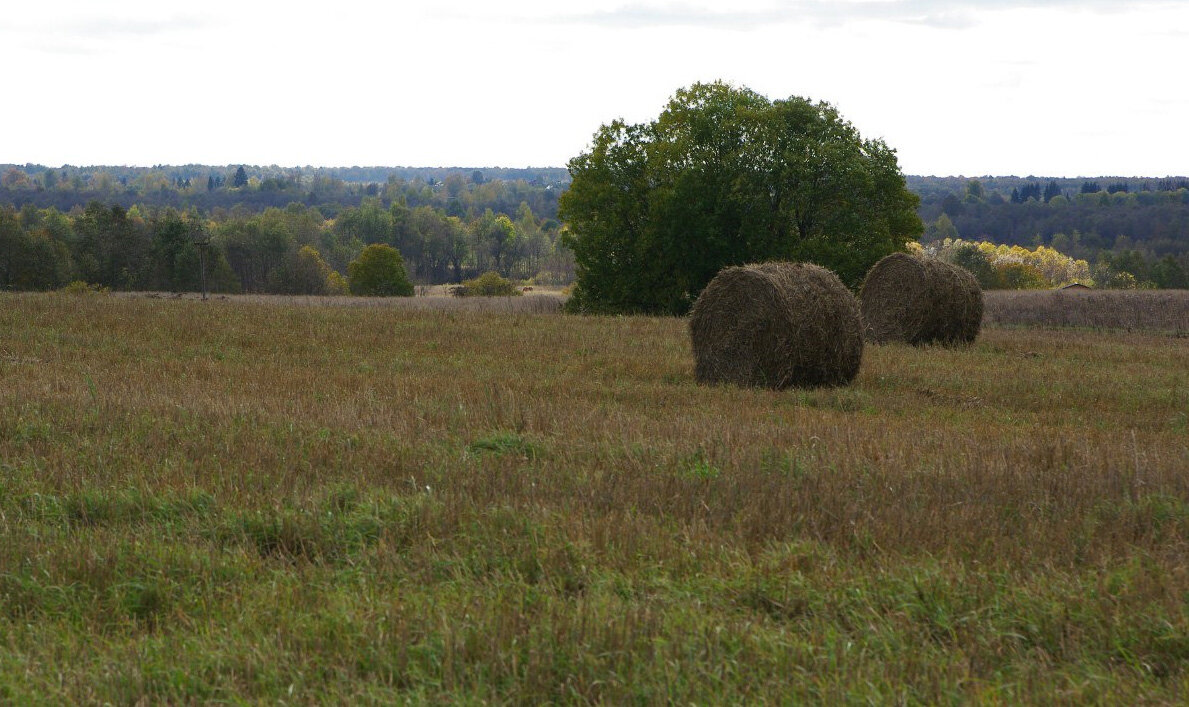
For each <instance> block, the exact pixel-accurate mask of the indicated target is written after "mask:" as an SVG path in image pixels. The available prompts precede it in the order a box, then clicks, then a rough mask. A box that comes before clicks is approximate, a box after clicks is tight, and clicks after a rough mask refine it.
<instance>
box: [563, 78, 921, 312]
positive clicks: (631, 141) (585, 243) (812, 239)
mask: <svg viewBox="0 0 1189 707" xmlns="http://www.w3.org/2000/svg"><path fill="white" fill-rule="evenodd" d="M569 169H570V175H571V179H572V181H571V184H570V189H569V190H568V191H567V192H566V193H565V194H563V195H562V198H561V203H560V215H561V218H562V219H564V220H565V221H566V222H567V224H568V232H567V233H566V234H565V236H564V240H565V243H566V244H567V245H568V246H569V247H570V248H571V249H572V250H573V252H574V256H575V262H576V266H577V273H578V283H577V286H576V287H575V291H574V297H573V299H572V302H573V305H572V306H573V308H574V309H577V310H580V311H592V312H646V313H658V314H680V313H683V312H685V311H686V310H687V309H688V308H689V307H690V305H691V304H692V303H693V301H694V299H695V298H696V297H697V295H698V294H699V293H700V292H701V291H702V289H703V288H704V287H705V286H706V284H707V283H709V281H710V280H711V278H713V277H714V275H715V274H716V273H717V272H718V271H719V270H720V269H722V268H723V267H725V266H728V265H739V264H743V263H748V262H758V261H764V260H774V259H787V260H801V261H809V262H814V263H817V264H820V265H823V266H825V267H828V268H830V269H832V270H834V271H835V272H837V273H838V275H839V276H840V277H841V278H842V279H843V281H844V282H846V283H848V284H850V285H852V286H854V285H857V284H858V282H859V281H860V280H861V279H862V277H863V275H864V273H866V271H867V269H868V268H869V267H870V266H871V265H872V264H874V263H875V262H876V261H877V260H879V259H880V258H882V257H883V256H885V255H888V254H889V253H892V252H895V251H898V250H902V249H903V248H904V244H905V242H906V241H909V240H915V239H916V238H917V236H919V235H920V233H921V231H922V225H921V221H920V219H919V218H918V217H917V215H916V212H915V208H916V206H917V197H916V196H915V195H913V194H912V193H910V192H909V191H908V189H907V188H906V187H905V182H904V177H903V175H902V174H901V173H900V169H899V166H898V164H897V161H896V155H895V152H894V151H893V150H892V149H890V148H889V147H888V146H887V145H885V144H884V143H883V142H882V141H879V140H864V139H862V138H861V137H860V136H859V134H858V132H857V131H856V130H855V128H854V127H853V126H852V125H851V124H850V123H848V122H847V121H846V120H844V119H843V118H842V117H841V116H840V115H839V114H838V111H837V110H835V109H834V108H833V107H832V106H830V105H829V104H827V103H820V102H819V103H813V102H810V101H809V100H806V99H804V98H797V97H793V98H789V99H787V100H777V101H770V100H768V99H767V98H765V97H763V96H761V95H759V94H757V93H755V92H753V91H751V90H749V89H747V88H736V87H733V86H730V85H727V84H724V83H721V82H716V83H711V84H695V85H693V86H691V87H689V88H684V89H681V90H679V91H678V92H677V93H676V95H675V96H674V97H673V98H672V99H671V100H670V102H669V104H668V106H667V107H666V108H665V110H664V111H663V112H662V113H661V115H660V116H659V117H658V118H657V119H656V120H654V121H652V122H651V123H648V124H638V125H629V124H627V123H625V122H623V121H615V122H612V123H611V124H609V125H604V126H602V127H601V128H600V129H599V131H598V132H597V133H596V134H595V136H594V140H593V144H592V146H591V149H590V151H589V152H584V153H582V154H580V155H579V156H577V157H575V158H574V159H572V160H571V161H570V164H569Z"/></svg>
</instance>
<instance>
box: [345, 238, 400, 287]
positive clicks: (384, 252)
mask: <svg viewBox="0 0 1189 707" xmlns="http://www.w3.org/2000/svg"><path fill="white" fill-rule="evenodd" d="M347 277H348V281H349V285H348V286H349V288H350V290H351V294H353V295H362V296H366V297H412V296H413V283H412V282H410V281H409V275H408V273H406V272H405V260H404V258H402V257H401V255H400V251H398V250H397V249H396V248H393V247H392V246H390V245H385V244H383V243H376V244H374V245H369V246H368V247H366V248H364V249H363V252H362V253H360V254H359V257H358V258H356V259H355V260H352V261H351V262H350V263H349V264H348V265H347Z"/></svg>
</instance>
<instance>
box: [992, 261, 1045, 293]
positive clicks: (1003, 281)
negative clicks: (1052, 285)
mask: <svg viewBox="0 0 1189 707" xmlns="http://www.w3.org/2000/svg"><path fill="white" fill-rule="evenodd" d="M995 277H996V281H997V283H996V284H997V285H998V287H1000V288H1002V289H1006V290H1043V289H1045V288H1047V287H1048V286H1049V283H1048V281H1047V280H1045V277H1044V275H1042V274H1041V272H1040V271H1039V270H1037V269H1036V268H1035V267H1033V266H1031V265H1029V264H1027V263H1014V262H1002V263H999V264H997V265H996V266H995Z"/></svg>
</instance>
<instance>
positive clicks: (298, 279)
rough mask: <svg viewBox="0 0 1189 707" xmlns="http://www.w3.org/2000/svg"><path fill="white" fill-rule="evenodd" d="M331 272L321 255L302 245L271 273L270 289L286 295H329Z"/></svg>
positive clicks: (313, 249)
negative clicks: (271, 282)
mask: <svg viewBox="0 0 1189 707" xmlns="http://www.w3.org/2000/svg"><path fill="white" fill-rule="evenodd" d="M332 272H334V271H333V270H331V268H330V266H329V265H327V264H326V261H325V260H323V259H322V254H321V253H319V252H318V251H317V250H316V249H315V248H314V247H312V246H308V245H304V246H302V247H301V248H300V249H299V250H298V251H297V252H296V253H293V254H290V255H289V256H288V257H286V259H285V263H284V264H283V265H282V267H280V268H277V269H276V270H274V271H273V272H272V273H271V275H270V278H271V279H272V281H273V284H272V286H271V288H270V289H271V290H272V291H273V292H280V293H282V294H288V295H325V294H329V292H328V288H329V286H330V275H331V273H332Z"/></svg>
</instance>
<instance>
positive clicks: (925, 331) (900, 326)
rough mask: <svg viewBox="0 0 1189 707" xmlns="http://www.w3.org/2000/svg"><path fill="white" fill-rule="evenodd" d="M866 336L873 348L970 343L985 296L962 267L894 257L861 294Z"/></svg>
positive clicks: (878, 267)
mask: <svg viewBox="0 0 1189 707" xmlns="http://www.w3.org/2000/svg"><path fill="white" fill-rule="evenodd" d="M859 300H860V302H861V303H862V304H861V306H862V311H863V325H864V330H863V333H864V336H865V337H866V338H867V340H868V341H871V342H873V343H885V342H890V341H902V342H905V343H909V344H914V345H919V344H929V343H941V344H968V343H970V342H972V341H974V340H975V338H976V337H978V330H979V327H980V326H982V320H983V292H982V290H981V289H980V288H979V286H978V281H977V280H975V279H974V276H973V275H971V274H970V273H969V272H968V271H967V270H966V269H965V268H961V267H958V266H957V265H952V264H950V263H947V262H944V261H941V260H937V259H936V258H929V257H925V256H915V255H907V254H905V253H893V254H892V255H889V256H888V257H886V258H884V259H883V260H880V261H879V262H878V263H876V264H875V267H873V268H871V270H870V271H869V272H868V273H867V277H866V279H865V280H864V281H863V287H862V289H861V290H859Z"/></svg>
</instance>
